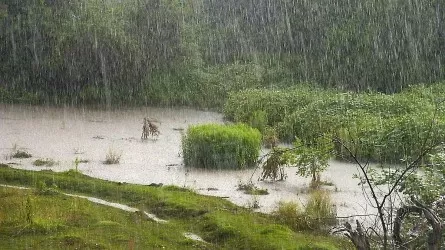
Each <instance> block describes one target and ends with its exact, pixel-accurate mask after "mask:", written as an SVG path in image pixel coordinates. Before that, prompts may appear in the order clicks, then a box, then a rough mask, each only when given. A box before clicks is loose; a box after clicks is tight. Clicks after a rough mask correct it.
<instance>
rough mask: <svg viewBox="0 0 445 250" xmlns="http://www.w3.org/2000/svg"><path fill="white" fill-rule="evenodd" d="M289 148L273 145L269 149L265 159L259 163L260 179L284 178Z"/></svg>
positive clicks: (273, 179)
mask: <svg viewBox="0 0 445 250" xmlns="http://www.w3.org/2000/svg"><path fill="white" fill-rule="evenodd" d="M288 151H289V149H288V148H282V147H274V148H272V150H271V151H270V153H269V155H268V157H267V159H266V160H265V161H264V162H262V163H261V168H262V169H263V171H262V172H261V176H260V179H261V180H267V179H269V180H272V181H275V180H281V181H282V180H284V179H286V177H287V176H286V174H285V173H284V167H285V166H286V165H288V164H289V152H288Z"/></svg>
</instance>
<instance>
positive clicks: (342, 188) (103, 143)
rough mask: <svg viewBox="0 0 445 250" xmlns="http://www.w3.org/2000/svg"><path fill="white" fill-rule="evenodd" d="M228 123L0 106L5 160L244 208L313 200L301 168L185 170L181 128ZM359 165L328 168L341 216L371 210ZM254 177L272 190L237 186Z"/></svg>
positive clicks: (160, 111) (134, 112) (145, 113)
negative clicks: (145, 134)
mask: <svg viewBox="0 0 445 250" xmlns="http://www.w3.org/2000/svg"><path fill="white" fill-rule="evenodd" d="M144 117H150V118H153V119H156V120H157V121H158V123H157V125H158V126H159V131H160V133H161V134H160V135H159V137H158V139H157V140H154V139H148V140H146V141H142V140H141V139H140V138H141V132H142V125H143V118H144ZM209 122H214V123H222V122H223V117H222V115H221V114H218V113H214V112H204V111H196V110H193V109H183V108H181V109H173V108H152V107H143V108H134V109H125V110H113V111H101V110H92V109H85V108H71V107H70V108H55V107H41V106H31V107H30V106H21V105H5V104H1V105H0V128H1V135H2V137H1V139H0V154H2V156H3V159H2V160H1V162H6V163H16V164H14V165H13V166H14V167H17V168H23V169H32V170H40V169H46V168H50V169H52V170H54V171H65V170H68V169H72V168H74V167H75V164H74V161H75V159H76V158H77V159H78V160H80V161H85V162H86V163H80V164H79V165H78V169H79V170H80V171H81V172H83V173H85V174H87V175H90V176H93V177H98V178H102V179H106V180H113V181H119V182H127V183H136V184H144V185H148V184H152V183H163V184H174V185H177V186H185V187H189V188H192V189H194V190H196V191H197V192H199V193H202V194H208V195H215V196H221V197H227V198H228V199H229V200H231V201H233V202H234V203H237V204H239V205H243V206H249V205H250V204H252V203H253V202H259V205H260V206H261V207H260V209H259V210H260V211H263V212H270V211H272V210H273V209H275V207H276V204H277V202H278V201H281V200H285V201H289V200H293V201H301V202H304V201H305V200H306V199H307V187H308V182H309V180H308V179H304V178H301V177H298V176H296V174H295V172H296V171H295V169H292V168H287V169H286V174H287V175H288V178H287V180H286V181H282V182H260V181H258V177H259V175H260V172H261V171H260V170H257V171H255V172H254V169H248V170H240V171H233V170H232V171H215V170H199V169H186V168H184V167H183V165H182V158H181V132H182V130H183V129H187V127H188V126H190V125H193V124H200V123H209ZM13 147H18V148H20V149H26V151H28V152H29V153H31V154H32V155H33V157H32V158H30V159H10V158H9V157H8V155H9V154H10V153H11V151H12V148H13ZM110 150H112V151H113V152H116V153H119V154H121V160H120V164H116V165H104V164H103V163H102V162H103V161H104V160H105V156H106V154H107V152H109V151H110ZM46 158H48V159H52V160H54V161H56V162H57V164H56V165H54V166H52V167H36V166H33V165H32V162H33V161H34V160H36V159H46ZM354 173H357V170H356V168H355V166H354V165H352V164H348V163H341V162H336V161H332V162H331V164H330V167H329V168H328V170H327V171H326V172H325V173H323V178H324V179H325V180H328V181H331V182H333V183H334V186H332V187H328V188H330V189H332V191H333V192H332V198H333V200H334V201H335V203H336V206H337V209H338V215H339V216H346V215H351V214H364V213H368V212H370V211H372V210H373V209H372V208H371V207H370V206H369V205H367V204H369V203H368V202H367V201H366V199H365V198H364V196H363V195H362V190H361V187H360V186H359V185H357V184H358V180H356V179H353V178H352V175H353V174H354ZM249 181H253V182H254V184H255V185H256V186H258V187H260V188H266V189H268V191H269V193H270V194H269V195H263V196H256V197H253V196H250V195H246V194H244V193H243V192H242V191H238V190H237V186H238V184H239V183H244V184H245V183H248V182H249Z"/></svg>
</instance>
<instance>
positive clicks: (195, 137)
mask: <svg viewBox="0 0 445 250" xmlns="http://www.w3.org/2000/svg"><path fill="white" fill-rule="evenodd" d="M260 146H261V134H260V132H259V131H258V130H257V129H254V128H251V127H248V126H247V125H243V124H237V125H220V124H204V125H196V126H192V127H190V128H189V129H188V130H187V132H186V134H185V135H184V137H183V140H182V151H183V156H184V164H185V165H186V166H192V167H199V168H218V169H235V168H244V167H251V166H253V165H254V164H255V162H256V161H257V159H258V155H259V149H260Z"/></svg>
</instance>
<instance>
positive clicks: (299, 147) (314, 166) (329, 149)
mask: <svg viewBox="0 0 445 250" xmlns="http://www.w3.org/2000/svg"><path fill="white" fill-rule="evenodd" d="M289 153H291V154H293V155H294V156H293V158H291V159H290V160H289V163H290V164H292V165H295V166H296V167H297V168H298V171H297V174H299V175H301V176H303V177H309V176H312V182H311V184H312V185H313V187H318V183H320V173H321V172H323V171H324V170H325V169H326V168H327V167H328V166H329V163H328V161H329V160H330V159H331V157H332V153H333V143H332V138H331V136H330V135H327V134H325V135H323V136H320V137H317V138H315V139H314V140H313V141H311V142H306V143H304V142H302V141H301V140H299V139H298V138H297V139H296V140H295V142H294V148H293V150H292V151H289Z"/></svg>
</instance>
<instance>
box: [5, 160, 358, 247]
mask: <svg viewBox="0 0 445 250" xmlns="http://www.w3.org/2000/svg"><path fill="white" fill-rule="evenodd" d="M0 183H3V184H9V185H21V186H28V187H39V186H42V183H45V184H44V185H46V186H47V187H56V189H57V190H59V191H61V192H66V193H77V194H83V195H89V196H95V197H98V198H102V199H105V200H108V201H111V202H119V203H123V204H126V205H129V206H132V207H136V208H139V209H143V210H144V211H147V212H149V213H153V214H155V215H157V216H158V217H160V218H162V219H165V220H168V223H166V224H157V223H155V222H151V221H148V220H144V219H143V218H141V217H139V216H138V215H137V214H135V213H130V212H125V211H120V210H118V209H114V208H110V207H105V206H101V205H96V204H93V203H90V202H88V201H86V200H83V199H79V198H72V197H67V196H64V195H62V194H57V193H56V194H54V192H51V193H49V194H48V193H45V192H35V191H32V190H15V189H14V190H11V189H6V188H2V189H0V230H1V233H0V249H24V248H41V249H43V248H44V249H47V248H50V249H62V248H68V249H75V248H99V249H103V248H105V249H128V248H130V246H134V247H135V248H138V249H153V248H162V247H165V248H166V249H190V248H193V249H196V248H197V249H345V248H346V249H347V248H350V249H351V245H349V244H348V243H346V242H345V241H344V240H339V239H338V238H335V237H331V236H324V235H317V234H319V233H317V232H295V231H292V230H291V229H290V228H289V227H287V226H284V225H281V224H279V222H277V220H275V219H274V217H272V216H269V215H264V214H259V213H254V212H252V211H251V210H248V209H245V208H241V207H238V206H235V205H234V204H232V203H230V202H228V201H226V200H224V199H221V198H217V197H210V196H203V195H198V194H196V193H194V192H192V191H190V190H187V189H184V188H179V187H175V186H163V187H149V186H143V185H132V184H121V183H116V182H108V181H104V180H100V179H95V178H91V177H88V176H85V175H82V174H80V173H78V172H75V171H68V172H63V173H55V172H52V171H39V172H33V171H26V170H18V169H13V168H10V167H8V166H7V165H1V164H0ZM5 190H6V191H5ZM28 197H30V198H28ZM12 208H14V209H12ZM30 211H31V212H30ZM27 215H30V216H27ZM29 217H31V218H29ZM184 232H191V233H195V234H197V235H199V236H201V237H202V238H203V239H204V240H205V241H206V242H208V243H199V242H195V241H192V240H190V239H186V238H185V237H184V236H183V235H182V234H183V233H184Z"/></svg>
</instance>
